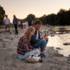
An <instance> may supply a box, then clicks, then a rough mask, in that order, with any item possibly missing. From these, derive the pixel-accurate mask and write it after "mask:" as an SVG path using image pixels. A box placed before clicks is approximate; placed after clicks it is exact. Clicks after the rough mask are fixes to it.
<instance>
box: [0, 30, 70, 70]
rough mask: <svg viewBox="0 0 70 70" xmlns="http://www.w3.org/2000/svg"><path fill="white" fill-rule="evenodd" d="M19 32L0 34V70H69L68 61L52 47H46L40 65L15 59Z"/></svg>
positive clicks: (69, 60)
mask: <svg viewBox="0 0 70 70" xmlns="http://www.w3.org/2000/svg"><path fill="white" fill-rule="evenodd" d="M22 35H23V31H20V33H19V35H18V36H16V35H15V34H14V33H12V34H9V33H4V32H2V33H0V70H70V59H69V58H68V57H64V56H63V55H61V54H59V53H58V50H54V48H53V47H47V50H46V58H45V59H44V62H42V63H25V62H24V61H20V60H18V59H16V48H17V43H18V40H19V38H20V37H21V36H22Z"/></svg>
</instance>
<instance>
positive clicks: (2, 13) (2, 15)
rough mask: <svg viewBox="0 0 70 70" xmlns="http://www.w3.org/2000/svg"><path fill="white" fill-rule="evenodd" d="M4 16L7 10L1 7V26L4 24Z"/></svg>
mask: <svg viewBox="0 0 70 70" xmlns="http://www.w3.org/2000/svg"><path fill="white" fill-rule="evenodd" d="M4 15H5V10H4V9H3V7H2V6H0V24H2V21H3V18H4Z"/></svg>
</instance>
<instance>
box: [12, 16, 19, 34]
mask: <svg viewBox="0 0 70 70" xmlns="http://www.w3.org/2000/svg"><path fill="white" fill-rule="evenodd" d="M13 24H14V28H15V34H16V35H17V34H18V25H17V24H18V21H17V18H16V16H15V15H14V16H13Z"/></svg>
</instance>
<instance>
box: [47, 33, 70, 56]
mask: <svg viewBox="0 0 70 70" xmlns="http://www.w3.org/2000/svg"><path fill="white" fill-rule="evenodd" d="M48 38H49V41H48V44H47V46H48V47H54V48H56V47H59V48H62V50H59V53H61V54H63V55H64V56H68V55H69V54H70V45H63V44H64V43H70V34H60V35H59V34H57V35H54V36H53V37H51V36H48Z"/></svg>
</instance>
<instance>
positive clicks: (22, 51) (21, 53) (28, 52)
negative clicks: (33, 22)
mask: <svg viewBox="0 0 70 70" xmlns="http://www.w3.org/2000/svg"><path fill="white" fill-rule="evenodd" d="M34 33H35V29H34V28H33V27H30V28H28V29H27V30H26V32H25V33H24V36H22V37H21V38H20V39H19V42H18V47H17V54H18V58H19V59H21V60H22V59H23V60H26V59H27V58H28V57H30V56H33V55H35V56H38V54H39V53H40V52H39V50H38V49H35V50H34V49H33V47H32V46H31V43H30V41H31V37H32V35H33V34H34Z"/></svg>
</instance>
